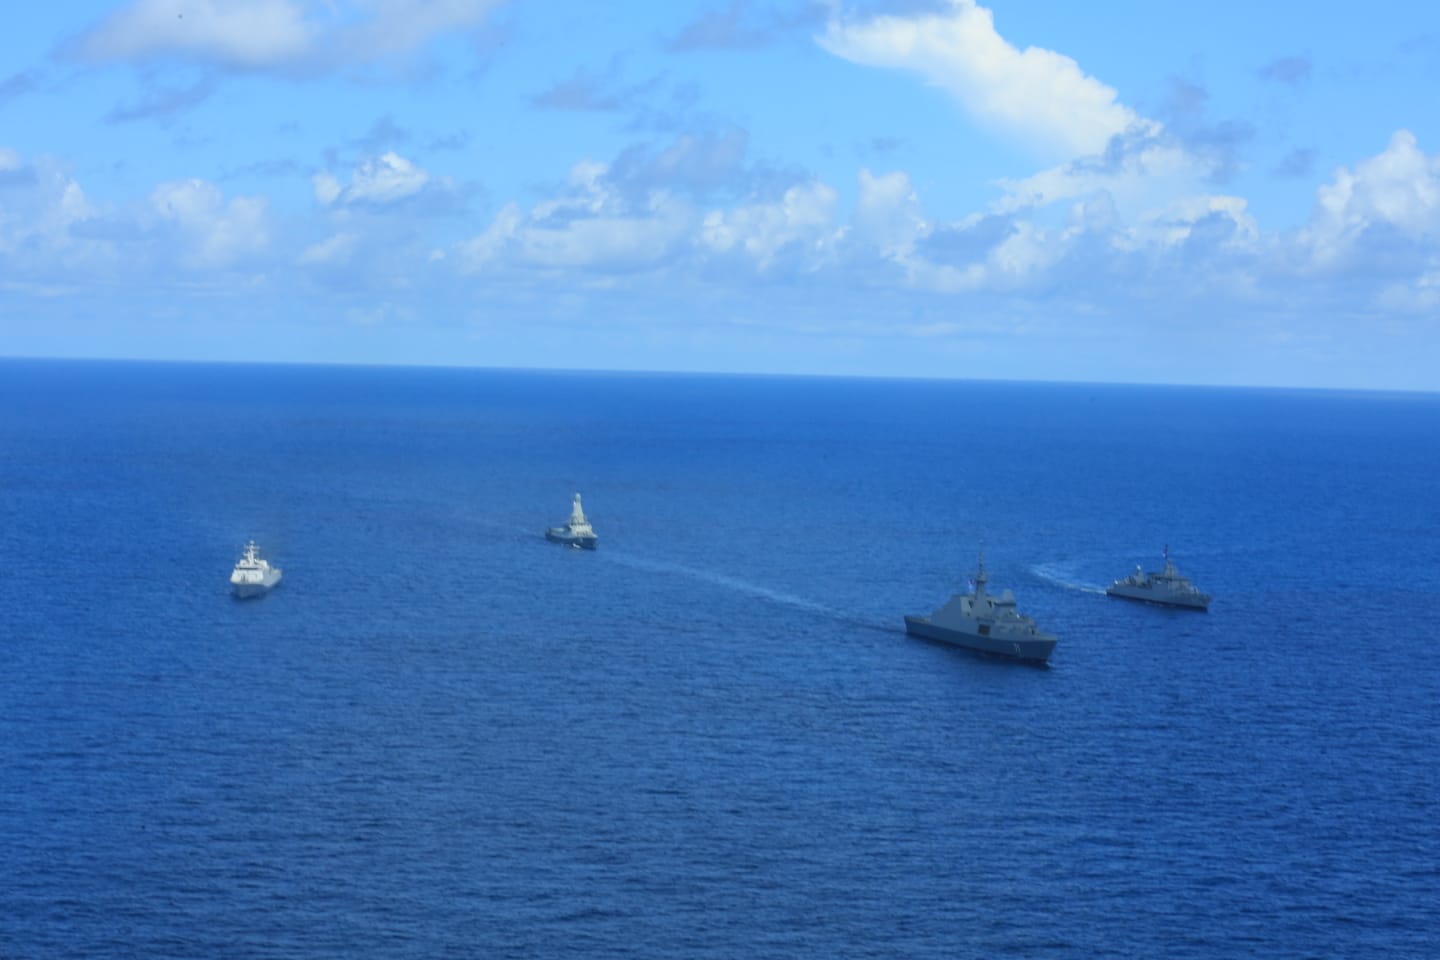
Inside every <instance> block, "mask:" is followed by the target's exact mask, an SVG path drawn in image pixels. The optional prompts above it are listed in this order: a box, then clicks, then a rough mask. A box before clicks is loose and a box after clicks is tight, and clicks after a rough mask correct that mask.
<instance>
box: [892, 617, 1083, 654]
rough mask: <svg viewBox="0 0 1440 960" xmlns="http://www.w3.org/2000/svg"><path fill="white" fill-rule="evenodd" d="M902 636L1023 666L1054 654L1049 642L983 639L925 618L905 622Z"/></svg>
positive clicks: (1000, 638) (908, 618) (1025, 639)
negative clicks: (1016, 662) (1009, 660)
mask: <svg viewBox="0 0 1440 960" xmlns="http://www.w3.org/2000/svg"><path fill="white" fill-rule="evenodd" d="M905 632H906V633H908V634H910V636H912V637H924V638H925V639H926V640H938V641H939V642H940V643H948V644H950V645H951V646H953V647H964V648H965V649H966V650H973V651H975V652H976V653H986V654H990V655H992V656H996V657H1007V658H1009V659H1011V660H1023V661H1025V662H1026V663H1047V662H1049V660H1050V654H1051V653H1052V652H1054V650H1055V641H1054V640H1053V639H1050V638H1043V639H1042V638H1038V637H1021V638H1018V639H1008V638H1006V637H1004V636H990V637H982V636H980V635H979V634H974V633H968V632H966V631H963V630H952V629H950V628H948V627H940V626H936V625H935V624H933V623H931V622H930V620H929V618H927V617H910V616H907V617H906V618H905Z"/></svg>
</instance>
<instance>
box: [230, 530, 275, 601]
mask: <svg viewBox="0 0 1440 960" xmlns="http://www.w3.org/2000/svg"><path fill="white" fill-rule="evenodd" d="M282 575H283V571H281V569H280V568H279V567H272V566H270V563H269V561H267V560H262V559H260V548H259V547H257V546H256V545H255V541H254V540H251V541H250V542H249V543H247V544H245V552H244V553H243V554H241V556H240V560H239V562H237V563H236V564H235V569H234V570H232V571H230V589H231V590H232V591H234V593H235V596H237V597H240V598H242V599H243V598H245V597H258V596H261V595H262V594H264V593H266V592H267V591H269V589H270V588H271V587H273V586H275V584H277V583H279V582H280V577H281V576H282Z"/></svg>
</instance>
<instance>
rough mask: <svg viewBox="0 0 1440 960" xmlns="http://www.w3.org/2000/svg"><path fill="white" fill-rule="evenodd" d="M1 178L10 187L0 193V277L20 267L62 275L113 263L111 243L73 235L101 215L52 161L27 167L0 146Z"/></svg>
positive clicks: (44, 159) (42, 159)
mask: <svg viewBox="0 0 1440 960" xmlns="http://www.w3.org/2000/svg"><path fill="white" fill-rule="evenodd" d="M0 175H3V176H4V177H5V178H7V179H8V180H9V181H10V183H9V188H8V189H6V190H3V191H0V258H5V259H0V272H10V273H11V274H12V275H13V274H14V273H16V272H18V270H19V269H20V267H21V265H22V264H23V265H24V266H25V267H27V268H34V269H38V270H39V271H40V272H41V273H48V272H51V271H54V270H57V269H58V270H60V271H62V272H63V271H65V270H68V269H71V268H76V267H80V266H83V265H90V266H97V265H103V264H105V263H108V262H110V261H111V260H112V259H113V257H114V256H115V254H116V250H115V248H114V245H113V244H112V243H111V241H109V240H108V239H105V238H103V237H98V236H87V235H85V234H84V233H83V232H80V231H78V230H77V228H79V227H82V226H83V225H85V224H87V223H89V222H90V221H94V220H96V219H98V218H99V216H100V212H99V211H98V210H97V209H96V208H95V206H94V205H93V204H91V202H90V201H89V199H88V198H87V197H86V196H85V191H84V190H83V189H82V188H81V186H80V184H79V183H77V182H76V181H75V180H74V179H73V178H72V177H71V176H70V175H69V173H68V172H67V171H66V170H64V169H63V168H62V167H61V166H60V165H59V164H58V163H56V162H55V161H54V160H53V159H51V158H48V157H38V158H35V159H33V160H31V161H28V162H27V161H26V159H25V157H24V156H23V155H22V154H21V153H19V152H18V151H16V150H12V149H9V148H3V147H0ZM4 185H5V183H4V182H3V181H0V186H4ZM12 258H13V259H12ZM6 267H8V269H5V268H6Z"/></svg>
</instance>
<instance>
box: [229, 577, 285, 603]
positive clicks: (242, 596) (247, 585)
mask: <svg viewBox="0 0 1440 960" xmlns="http://www.w3.org/2000/svg"><path fill="white" fill-rule="evenodd" d="M279 582H280V575H279V574H278V573H277V574H275V575H274V576H271V577H266V578H265V579H264V580H256V581H249V580H246V581H241V582H238V583H237V582H236V581H234V580H232V581H230V590H231V592H232V593H234V594H235V597H236V599H239V600H248V599H250V598H251V597H263V596H264V595H265V594H267V593H269V592H270V588H271V587H273V586H275V585H276V584H277V583H279Z"/></svg>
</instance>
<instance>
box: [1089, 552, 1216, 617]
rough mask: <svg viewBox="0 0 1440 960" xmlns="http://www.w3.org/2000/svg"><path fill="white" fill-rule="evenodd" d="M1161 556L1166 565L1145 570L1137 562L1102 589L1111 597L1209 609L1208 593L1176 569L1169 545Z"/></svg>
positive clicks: (1168, 605)
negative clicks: (1160, 568)
mask: <svg viewBox="0 0 1440 960" xmlns="http://www.w3.org/2000/svg"><path fill="white" fill-rule="evenodd" d="M1164 557H1165V569H1163V570H1157V571H1152V572H1150V573H1146V572H1144V571H1143V570H1141V568H1140V566H1139V564H1136V566H1135V572H1134V573H1132V574H1130V576H1128V577H1126V578H1125V579H1124V580H1116V581H1115V582H1114V583H1112V584H1110V586H1109V588H1108V589H1106V591H1105V592H1106V593H1107V594H1109V595H1110V596H1112V597H1123V598H1124V599H1126V600H1142V601H1144V602H1145V603H1158V604H1160V605H1161V606H1165V607H1184V608H1185V609H1187V610H1209V609H1210V594H1208V593H1201V592H1200V591H1199V590H1197V589H1196V588H1195V585H1194V584H1193V583H1191V582H1190V578H1189V577H1182V576H1181V575H1180V571H1179V570H1176V569H1175V564H1173V563H1171V562H1170V547H1169V546H1168V545H1167V546H1166V547H1165V551H1164Z"/></svg>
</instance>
